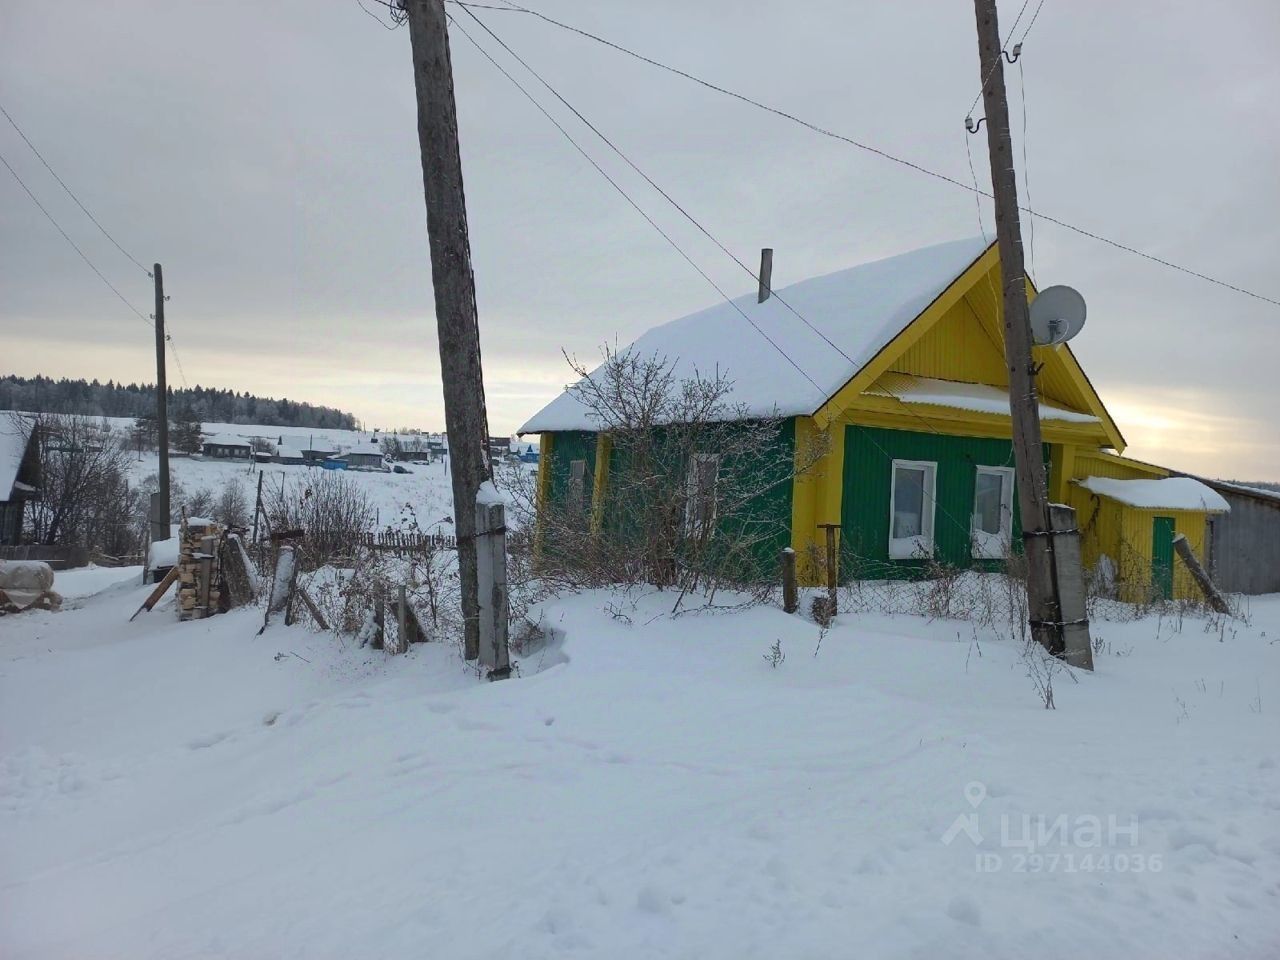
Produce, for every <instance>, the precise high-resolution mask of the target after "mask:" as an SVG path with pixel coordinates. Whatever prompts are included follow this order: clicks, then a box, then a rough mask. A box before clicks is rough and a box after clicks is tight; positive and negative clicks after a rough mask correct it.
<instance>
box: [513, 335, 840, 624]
mask: <svg viewBox="0 0 1280 960" xmlns="http://www.w3.org/2000/svg"><path fill="white" fill-rule="evenodd" d="M569 363H570V366H571V367H572V368H573V371H574V373H575V374H576V375H577V376H578V377H579V378H580V379H579V381H578V383H577V384H576V385H575V386H574V387H573V388H572V389H573V391H574V393H575V394H576V396H577V398H578V400H579V401H580V402H581V403H582V404H583V405H584V406H585V408H586V410H587V412H588V416H589V418H590V419H591V420H592V421H593V422H594V423H595V424H597V425H598V430H599V431H600V432H601V433H603V434H605V436H606V437H607V439H608V449H609V458H608V463H607V464H605V463H600V464H597V465H596V470H597V471H600V470H607V471H608V475H607V483H606V484H605V491H606V494H605V496H604V498H603V502H600V501H598V500H593V497H592V487H593V485H594V483H593V480H594V478H592V477H591V476H589V475H587V474H586V472H585V471H584V470H583V468H582V466H580V465H578V464H575V463H565V462H563V456H562V455H558V454H557V453H556V451H555V449H554V448H553V450H552V454H551V462H550V463H548V464H547V465H546V467H545V469H549V470H551V471H552V472H553V474H554V475H556V476H558V477H561V480H559V481H557V482H558V484H559V485H560V486H561V487H562V489H559V490H557V491H556V492H555V495H554V496H552V497H550V498H548V499H546V500H545V501H544V502H541V503H539V502H538V496H537V493H538V491H537V489H536V486H537V485H536V482H535V481H534V479H533V477H532V475H530V474H529V473H527V472H526V473H523V474H518V475H517V477H516V482H515V485H514V486H513V488H512V489H511V494H512V497H513V501H514V508H513V513H514V514H515V516H516V518H517V521H518V522H519V523H520V525H521V526H522V527H523V529H524V530H525V531H526V532H525V534H524V536H523V539H522V540H521V541H518V542H517V544H516V547H515V549H514V550H513V553H514V554H516V556H517V557H521V556H523V557H525V558H527V561H528V562H529V563H530V565H531V566H530V572H532V562H533V560H534V559H535V558H536V560H537V564H536V573H537V576H538V578H539V580H540V581H541V583H542V584H543V585H544V586H546V587H548V588H550V589H565V588H579V587H591V586H604V585H627V586H630V585H636V584H640V583H651V584H654V585H656V586H657V587H658V588H659V589H672V590H675V591H676V592H677V594H678V599H677V600H676V608H677V609H678V608H679V606H680V603H681V601H682V600H683V598H684V597H685V596H686V595H687V594H690V593H695V592H696V593H697V594H699V595H700V596H703V597H705V598H707V599H708V600H711V599H713V598H714V596H715V593H716V592H717V591H718V590H720V589H724V588H733V589H735V590H741V591H747V592H749V593H751V594H753V595H754V594H760V595H763V593H764V592H767V591H768V589H769V588H770V587H771V585H772V582H773V580H774V579H775V577H776V573H777V563H778V551H779V550H780V549H781V547H782V546H784V545H785V544H786V543H787V542H788V541H789V527H790V520H791V517H790V512H789V511H788V510H785V509H780V508H778V507H777V506H776V505H774V504H773V503H771V501H770V498H771V496H773V495H774V494H775V493H777V492H779V491H781V490H783V489H786V488H787V487H789V485H790V484H791V482H792V480H793V478H794V476H795V473H796V471H797V464H796V458H795V454H794V450H793V448H792V445H791V444H790V443H788V442H785V439H784V438H785V430H786V421H785V420H784V419H782V418H776V417H748V416H747V415H746V413H747V412H746V410H745V409H743V408H742V407H739V406H735V405H733V404H731V403H730V402H729V401H730V394H731V391H732V387H733V382H732V381H731V380H730V379H729V378H728V377H727V376H726V375H725V374H723V373H721V372H720V371H716V372H715V373H714V374H713V375H709V376H706V375H701V374H698V375H695V376H693V377H691V378H689V379H685V380H679V379H677V378H676V376H675V374H674V372H673V366H672V364H671V363H670V362H669V361H667V360H666V359H665V358H659V357H643V356H640V355H638V354H636V353H635V352H633V351H622V352H618V351H615V350H611V349H609V348H607V347H606V348H605V350H604V363H603V364H602V365H601V366H600V367H599V368H598V369H597V370H595V371H594V372H589V371H588V370H587V369H586V367H585V366H583V365H582V364H581V363H579V362H577V361H576V360H573V359H569ZM816 456H817V451H815V452H814V459H816ZM780 501H781V498H779V502H780ZM535 514H536V524H535V519H534V518H535ZM535 526H536V530H535Z"/></svg>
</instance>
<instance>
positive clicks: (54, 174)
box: [0, 104, 187, 387]
mask: <svg viewBox="0 0 1280 960" xmlns="http://www.w3.org/2000/svg"><path fill="white" fill-rule="evenodd" d="M0 113H2V114H4V117H5V119H6V120H8V121H9V123H10V124H11V125H12V126H13V129H14V130H16V131H18V136H20V137H21V138H22V142H23V143H25V144H26V145H27V146H28V147H29V148H30V149H31V152H32V153H34V154H35V155H36V157H37V158H38V159H39V161H40V162H41V163H42V164H44V168H45V169H46V170H48V171H49V173H50V175H51V176H52V177H53V179H54V180H57V181H58V186H60V187H62V189H63V190H65V191H66V193H67V196H69V197H70V198H71V199H72V200H74V201H75V204H76V206H77V207H79V208H80V211H81V212H82V213H83V214H84V215H85V216H86V217H88V218H89V219H90V220H91V221H93V225H94V226H95V227H97V228H98V229H99V230H100V231H101V232H102V235H103V236H104V237H106V238H107V239H108V240H110V241H111V243H112V244H113V245H114V246H115V248H116V249H117V250H119V251H120V252H121V253H123V254H124V255H125V256H126V257H128V258H129V260H130V261H132V262H133V264H134V266H136V267H137V268H138V269H139V270H141V271H142V272H143V273H145V274H146V275H147V276H148V277H150V276H152V273H151V271H150V270H148V269H147V268H146V267H145V266H144V265H143V264H142V263H141V262H139V261H138V258H137V257H135V256H134V255H133V254H131V253H130V252H129V251H128V250H126V249H125V248H124V247H122V246H121V245H120V242H119V241H118V240H116V238H115V237H113V236H112V235H111V234H110V232H108V230H107V228H106V227H104V226H103V225H102V223H101V221H99V220H98V218H97V217H95V216H94V215H93V214H92V213H90V212H89V209H88V208H87V207H86V206H85V205H84V204H83V203H82V202H81V201H80V198H79V197H77V196H76V195H75V193H74V192H72V190H71V188H70V187H68V186H67V184H66V181H64V180H63V179H62V178H61V177H60V176H58V172H57V171H56V170H54V169H53V167H51V166H50V165H49V161H48V160H46V159H45V158H44V154H42V153H41V152H40V151H39V150H38V149H36V145H35V144H34V143H32V142H31V138H30V137H28V136H27V135H26V133H25V132H24V131H23V129H22V128H21V127H20V126H18V123H17V121H16V120H14V119H13V117H12V116H11V115H10V113H9V111H8V110H6V109H5V108H4V104H0ZM0 160H3V161H4V165H5V166H6V167H8V168H9V172H10V173H12V174H13V176H14V179H15V180H17V181H18V183H19V185H21V187H22V189H23V190H25V191H26V192H27V196H29V197H30V198H31V200H32V202H33V203H35V205H36V206H37V207H39V208H40V212H41V213H43V214H44V215H45V216H46V217H48V218H49V222H50V223H52V224H53V225H54V226H55V227H57V229H58V232H59V233H61V234H62V236H63V238H64V239H65V240H66V241H67V243H69V244H71V246H72V247H73V248H74V249H75V251H76V253H78V254H80V258H81V259H82V260H84V262H85V263H87V264H89V267H90V269H92V270H93V272H94V273H96V274H97V275H98V277H99V278H100V279H101V280H102V282H103V283H105V284H106V285H107V286H108V287H110V288H111V292H112V293H114V294H115V295H116V296H117V297H119V298H120V299H121V300H122V301H124V304H125V306H127V307H128V308H129V309H130V310H132V311H133V312H134V313H135V314H137V315H138V318H139V319H140V320H142V321H143V322H144V323H146V324H147V325H148V326H150V327H152V328H154V327H155V323H154V322H153V321H152V320H150V319H148V318H147V317H145V316H144V315H143V313H142V311H140V310H139V309H138V308H137V307H135V306H134V305H133V304H132V303H130V302H129V301H128V300H126V299H125V297H124V295H123V294H121V293H120V291H119V290H117V289H116V288H115V286H114V285H113V284H112V283H111V281H109V280H108V279H107V278H106V277H105V276H103V274H102V271H100V270H99V269H98V268H97V267H96V266H94V264H93V263H92V261H90V260H89V258H88V257H87V256H85V253H84V251H83V250H81V249H80V247H79V246H77V245H76V243H75V241H73V240H72V239H71V237H69V236H68V235H67V232H66V231H65V230H63V229H62V227H61V226H59V225H58V222H57V221H56V220H54V219H53V217H52V215H50V213H49V211H48V210H46V209H45V207H44V205H43V204H42V203H40V201H39V200H37V199H36V197H35V194H34V193H32V192H31V190H30V188H29V187H28V186H27V185H26V184H25V183H23V181H22V178H21V177H19V176H18V174H17V172H16V171H15V170H14V169H13V167H12V166H10V165H9V161H7V160H4V158H3V157H0ZM165 340H166V341H167V342H168V344H169V349H170V350H171V351H172V353H173V359H174V362H175V363H176V364H177V365H178V375H179V376H180V377H181V378H182V384H183V386H184V387H185V386H187V375H186V373H185V372H184V371H183V369H182V361H181V360H180V359H179V358H178V347H177V345H176V344H175V343H174V340H173V334H171V333H168V332H166V334H165Z"/></svg>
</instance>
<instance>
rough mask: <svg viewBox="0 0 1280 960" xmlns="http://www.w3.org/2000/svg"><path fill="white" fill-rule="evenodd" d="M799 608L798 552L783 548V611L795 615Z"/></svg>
mask: <svg viewBox="0 0 1280 960" xmlns="http://www.w3.org/2000/svg"><path fill="white" fill-rule="evenodd" d="M799 607H800V596H799V590H798V588H797V585H796V552H795V551H794V550H792V549H791V548H790V547H783V548H782V610H783V612H784V613H795V612H796V610H797V609H798V608H799Z"/></svg>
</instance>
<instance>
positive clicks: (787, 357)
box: [449, 16, 826, 397]
mask: <svg viewBox="0 0 1280 960" xmlns="http://www.w3.org/2000/svg"><path fill="white" fill-rule="evenodd" d="M449 22H450V23H452V24H453V25H454V26H455V27H457V29H458V31H459V32H460V33H461V34H462V35H463V36H464V37H466V38H467V40H468V41H469V42H470V43H471V45H472V46H474V47H475V48H476V49H477V50H478V51H480V53H481V55H483V56H484V58H485V59H486V60H488V61H489V62H490V63H491V64H493V65H494V67H496V68H497V69H498V71H499V72H500V73H501V74H502V75H503V76H504V77H506V78H507V79H508V80H509V81H511V83H512V84H514V85H515V87H516V88H517V89H518V90H519V91H520V92H521V93H522V94H523V95H524V96H525V98H526V99H527V100H528V101H529V102H530V103H532V104H533V105H534V106H535V107H536V108H537V109H538V112H540V113H541V114H542V115H543V116H544V117H546V118H547V119H548V120H549V121H551V123H552V124H553V125H554V126H555V128H556V129H557V130H559V131H560V133H561V135H562V136H563V137H564V138H565V139H566V140H568V141H569V143H571V144H572V145H573V147H574V149H575V150H577V151H578V153H580V154H582V156H583V157H584V158H585V159H586V160H587V162H588V163H590V164H591V166H593V167H594V168H595V169H596V172H598V173H599V174H600V175H601V176H602V177H604V178H605V179H606V180H607V181H608V182H609V184H610V185H611V186H612V187H613V188H614V189H615V190H616V191H618V193H619V194H621V195H622V197H623V199H625V200H626V201H627V203H629V204H630V205H631V206H632V207H633V208H634V209H635V211H636V212H637V213H639V214H640V216H642V217H644V219H645V220H646V221H647V222H648V224H649V225H650V226H651V227H653V229H654V230H656V231H658V233H659V234H660V235H661V236H662V238H663V239H664V240H666V241H667V243H669V244H670V245H671V246H672V247H673V248H674V249H675V251H676V252H677V253H679V254H680V256H681V257H683V258H684V259H685V261H686V262H687V263H688V264H689V266H691V267H693V269H694V270H696V271H697V272H698V274H699V275H700V276H701V277H702V278H703V279H704V280H706V281H707V283H708V284H710V285H711V287H712V288H713V289H714V290H715V291H716V292H717V293H718V294H720V296H721V297H723V298H724V300H725V302H726V303H728V304H729V305H730V306H731V307H733V309H734V310H736V311H737V312H738V314H739V315H740V316H741V317H742V319H743V320H745V321H746V322H747V323H748V324H750V325H751V327H752V328H753V329H754V330H755V331H756V333H758V334H760V336H761V337H762V338H763V339H764V340H765V341H766V342H767V343H768V344H769V346H771V347H773V349H774V350H776V351H777V352H778V354H779V355H780V356H781V357H782V358H783V359H784V360H786V361H787V363H789V364H791V366H792V367H794V368H795V369H796V371H797V372H798V373H799V374H800V375H801V376H802V377H804V378H805V379H806V380H808V381H809V383H811V384H812V385H813V387H814V389H815V390H817V391H818V393H819V394H822V395H823V396H824V397H825V396H826V392H825V391H824V389H823V388H822V387H821V386H819V385H818V383H817V381H815V380H814V379H813V378H812V377H811V376H809V374H808V373H807V372H805V370H804V368H802V367H801V366H800V365H799V364H798V363H796V361H795V360H794V359H792V357H791V356H790V355H789V354H788V353H787V352H786V351H785V350H783V349H782V347H781V346H779V344H778V343H777V342H776V341H775V340H774V339H773V338H772V337H770V336H769V335H768V334H767V333H765V332H764V330H763V329H761V327H760V325H759V324H757V323H756V322H755V321H754V320H752V319H751V318H750V317H749V316H748V315H747V314H746V312H745V311H744V310H743V309H742V308H741V307H739V306H738V305H737V303H735V302H734V300H733V298H732V297H730V296H729V295H728V294H727V293H725V291H724V289H723V288H721V287H720V285H719V284H717V283H716V282H715V281H714V280H713V279H711V277H710V275H709V274H707V272H706V271H704V270H703V269H702V268H701V267H700V266H698V264H697V263H696V262H695V261H694V260H693V258H692V257H690V256H689V254H687V253H685V251H684V249H683V248H682V247H681V246H680V245H679V244H678V243H676V241H675V240H674V239H672V237H671V235H670V234H668V233H667V232H666V231H665V230H663V229H662V227H661V226H659V225H658V223H657V221H656V220H654V219H653V218H652V217H651V216H649V214H648V213H646V212H645V211H644V209H643V208H642V207H641V206H640V205H639V204H638V203H637V202H636V201H635V200H634V199H633V198H632V197H631V195H630V194H629V193H627V192H626V190H624V189H623V188H622V186H621V185H620V184H619V183H618V182H617V181H616V180H614V178H613V177H611V176H610V175H609V174H608V173H607V172H606V171H605V169H604V168H603V167H602V166H600V164H599V163H597V162H596V160H595V159H594V158H593V157H592V156H591V155H590V154H589V153H587V151H586V150H585V149H583V147H582V146H581V145H580V144H579V143H578V142H577V141H576V140H575V139H574V138H573V136H572V135H571V134H570V133H569V131H568V130H566V129H565V128H564V126H563V125H562V124H561V123H560V122H559V121H558V120H556V118H555V117H553V116H552V115H551V114H550V113H549V112H548V111H547V109H546V108H545V107H543V106H542V104H541V103H539V102H538V101H537V99H536V98H535V97H534V96H533V94H531V93H529V91H528V90H526V89H525V88H524V86H523V84H521V83H520V81H519V80H517V79H516V78H515V77H513V76H512V75H511V74H510V73H509V72H508V71H507V70H506V68H504V67H503V66H502V64H500V63H498V61H497V60H495V59H494V58H493V57H492V56H491V55H490V54H489V51H487V50H485V48H484V47H482V46H481V45H480V44H479V43H478V42H477V41H476V39H475V38H474V37H472V36H471V34H469V33H468V32H467V31H466V28H464V27H463V26H462V24H460V23H458V21H457V20H456V19H455V18H453V17H452V16H450V17H449Z"/></svg>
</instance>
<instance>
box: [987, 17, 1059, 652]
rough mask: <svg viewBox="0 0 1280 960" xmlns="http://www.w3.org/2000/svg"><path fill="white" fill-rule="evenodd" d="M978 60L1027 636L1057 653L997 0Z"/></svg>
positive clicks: (1047, 520)
mask: <svg viewBox="0 0 1280 960" xmlns="http://www.w3.org/2000/svg"><path fill="white" fill-rule="evenodd" d="M974 11H975V13H976V14H977V18H978V51H979V54H980V59H981V65H982V78H981V79H982V104H983V107H984V108H985V110H986V114H987V116H986V122H987V147H988V149H989V150H990V153H991V192H992V195H993V197H994V198H995V207H996V240H997V243H998V246H999V252H1000V277H1001V283H1002V284H1003V285H1004V357H1005V363H1006V364H1007V365H1008V367H1009V415H1010V418H1011V421H1012V427H1013V457H1014V461H1013V462H1014V467H1015V469H1016V472H1017V488H1018V507H1019V510H1020V511H1021V515H1022V531H1023V533H1022V538H1023V539H1022V542H1023V545H1024V547H1025V551H1026V559H1027V610H1028V613H1029V614H1030V620H1031V635H1032V636H1033V637H1034V638H1035V639H1036V640H1038V641H1039V642H1040V643H1041V644H1042V645H1043V646H1044V647H1045V649H1047V650H1049V651H1050V652H1051V653H1053V654H1056V655H1061V654H1062V652H1063V641H1062V635H1061V628H1060V624H1061V619H1062V618H1061V616H1060V615H1059V609H1058V608H1059V605H1058V599H1057V594H1056V591H1055V586H1054V583H1055V577H1054V570H1053V544H1052V543H1051V539H1052V534H1051V532H1050V531H1051V530H1052V526H1051V522H1050V517H1049V485H1048V480H1047V478H1046V476H1045V469H1044V452H1043V451H1044V447H1043V446H1042V445H1041V440H1040V407H1039V403H1038V401H1037V398H1036V380H1035V371H1034V369H1033V367H1032V359H1031V323H1030V320H1029V318H1028V314H1027V281H1026V268H1025V266H1024V264H1023V261H1022V232H1021V227H1020V225H1019V223H1018V181H1017V176H1016V174H1015V172H1014V169H1013V139H1012V136H1011V134H1010V132H1009V101H1008V97H1007V95H1006V92H1005V86H1004V53H1003V49H1002V47H1001V45H1000V25H999V23H998V22H997V20H996V0H974Z"/></svg>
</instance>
